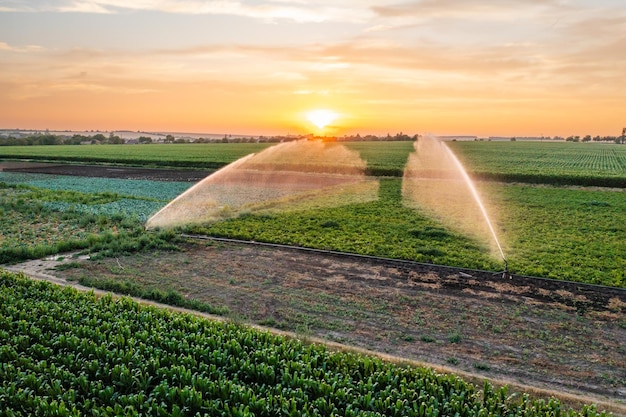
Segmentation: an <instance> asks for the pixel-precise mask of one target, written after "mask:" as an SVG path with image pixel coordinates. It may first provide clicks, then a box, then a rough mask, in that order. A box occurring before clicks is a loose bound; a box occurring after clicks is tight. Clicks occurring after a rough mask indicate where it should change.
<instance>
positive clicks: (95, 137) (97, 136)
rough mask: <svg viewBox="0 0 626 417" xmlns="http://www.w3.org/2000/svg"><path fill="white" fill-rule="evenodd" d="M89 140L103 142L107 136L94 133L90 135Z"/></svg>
mask: <svg viewBox="0 0 626 417" xmlns="http://www.w3.org/2000/svg"><path fill="white" fill-rule="evenodd" d="M91 141H92V142H93V141H97V142H100V143H105V142H106V141H107V138H106V137H105V136H104V135H103V134H102V133H96V134H95V135H93V136H92V137H91Z"/></svg>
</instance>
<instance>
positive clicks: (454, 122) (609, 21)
mask: <svg viewBox="0 0 626 417" xmlns="http://www.w3.org/2000/svg"><path fill="white" fill-rule="evenodd" d="M322 109H323V110H326V111H330V112H332V114H334V116H335V118H334V120H331V119H333V118H332V117H331V118H329V121H327V123H329V124H328V125H327V126H325V127H323V128H320V127H318V126H316V125H315V123H313V122H312V121H311V120H309V119H308V117H307V116H308V115H310V112H312V111H315V110H322ZM623 127H626V3H624V0H498V1H495V0H491V1H487V0H417V1H410V0H376V1H373V0H342V1H337V0H319V1H308V0H268V1H260V0H123V1H122V0H26V1H18V0H0V128H5V129H13V128H22V129H50V130H65V129H67V130H84V129H88V130H91V129H94V130H142V131H162V132H199V133H200V132H202V133H218V134H222V133H224V134H233V135H236V134H251V135H256V134H259V135H261V134H263V135H270V134H278V135H286V134H306V133H314V134H325V135H349V134H356V133H360V134H362V135H364V134H387V133H389V134H392V135H394V134H396V133H399V132H402V133H406V134H410V135H413V134H416V133H420V134H435V135H477V136H555V135H559V136H564V137H566V136H569V135H581V136H584V135H587V134H590V135H592V136H595V135H601V136H604V135H611V136H617V135H619V134H621V130H622V128H623Z"/></svg>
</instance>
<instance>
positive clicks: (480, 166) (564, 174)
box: [450, 142, 626, 188]
mask: <svg viewBox="0 0 626 417" xmlns="http://www.w3.org/2000/svg"><path fill="white" fill-rule="evenodd" d="M450 146H451V147H452V149H453V150H454V151H455V152H457V153H458V154H459V155H461V157H462V159H463V162H464V163H465V164H466V165H467V167H468V170H469V171H470V172H472V173H473V174H474V176H476V177H478V178H485V179H496V180H500V181H507V182H510V181H519V182H530V183H536V184H552V185H587V186H604V187H621V188H626V146H622V145H617V144H599V143H542V142H451V143H450Z"/></svg>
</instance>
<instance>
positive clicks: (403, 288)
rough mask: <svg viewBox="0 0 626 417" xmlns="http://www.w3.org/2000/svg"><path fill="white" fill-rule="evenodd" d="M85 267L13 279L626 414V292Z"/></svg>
mask: <svg viewBox="0 0 626 417" xmlns="http://www.w3.org/2000/svg"><path fill="white" fill-rule="evenodd" d="M68 261H72V262H76V261H77V260H76V259H68V258H66V259H64V260H63V262H68ZM80 263H81V266H80V267H76V268H71V269H68V270H65V271H50V270H49V268H54V267H55V264H54V261H45V262H44V261H32V262H30V263H26V264H22V265H18V266H15V267H13V268H12V269H13V270H22V271H24V272H26V273H27V274H36V275H38V276H39V277H45V276H49V277H51V279H52V280H55V281H56V282H62V281H65V280H76V279H78V278H80V277H81V276H82V275H88V276H90V277H100V278H102V279H116V280H131V281H133V282H137V283H140V284H141V285H145V286H147V287H151V286H154V287H158V288H166V289H175V290H177V291H179V292H180V293H182V294H184V295H185V296H187V297H190V298H194V299H199V300H202V301H205V302H209V303H212V304H214V305H219V306H222V305H225V306H228V307H229V308H230V310H231V312H232V313H231V317H230V319H233V320H242V321H246V322H250V323H256V324H259V325H263V326H268V327H271V328H275V329H280V330H283V331H291V332H295V333H296V334H297V335H299V337H303V338H320V339H323V340H326V341H331V342H336V343H340V344H344V345H349V346H354V347H357V348H362V349H366V350H371V351H376V352H382V353H384V354H387V355H391V356H394V357H401V358H405V359H408V360H413V361H418V362H422V363H428V364H431V365H433V366H435V367H439V368H440V369H450V370H452V371H455V372H461V373H463V374H465V375H478V376H483V377H485V378H489V379H494V380H503V381H507V382H509V383H511V384H513V385H517V386H524V387H525V388H524V389H525V390H528V389H530V387H534V388H536V389H539V390H546V391H548V392H553V393H554V394H557V392H558V394H559V395H561V396H562V395H572V396H578V397H582V400H583V401H585V402H600V403H601V404H602V405H603V406H605V407H609V408H610V409H611V410H612V411H613V412H614V413H615V414H616V415H626V361H624V358H626V291H622V290H616V291H615V292H609V293H608V294H602V291H600V290H598V291H597V292H594V293H590V292H589V291H588V290H585V289H582V288H580V289H577V288H576V285H573V286H569V287H568V286H564V285H557V286H554V285H553V281H546V282H545V284H544V283H542V282H541V281H540V282H529V281H524V280H523V279H521V278H520V279H519V280H518V279H516V278H513V279H502V278H501V277H500V276H493V275H490V274H487V275H484V276H480V275H479V274H478V273H476V274H474V275H471V276H470V275H466V274H463V273H459V272H454V270H451V269H443V270H438V269H437V268H435V267H431V268H429V267H423V268H418V267H408V266H406V265H402V264H395V265H394V264H389V263H380V262H375V261H368V260H364V259H350V258H343V257H340V256H332V255H319V254H311V253H303V252H300V251H294V250H289V249H277V248H272V249H269V248H263V247H256V246H249V245H237V244H225V243H210V242H190V243H189V244H188V245H187V246H186V248H185V250H184V251H181V252H155V253H149V254H137V255H133V256H128V257H120V258H115V259H104V260H100V261H87V260H82V261H80ZM59 280H60V281H59ZM531 390H532V389H531Z"/></svg>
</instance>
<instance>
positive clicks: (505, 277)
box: [181, 233, 626, 302]
mask: <svg viewBox="0 0 626 417" xmlns="http://www.w3.org/2000/svg"><path fill="white" fill-rule="evenodd" d="M181 236H182V237H185V238H190V239H200V240H212V241H216V242H225V243H236V244H242V245H254V246H262V247H268V248H276V249H287V250H293V251H299V252H308V253H315V254H320V255H332V256H336V257H340V258H344V259H362V260H367V261H372V262H377V263H382V264H387V265H402V266H405V267H419V268H423V269H437V270H445V271H450V272H457V273H464V274H467V275H468V278H469V277H470V276H471V277H474V276H475V275H478V276H482V277H491V279H497V280H499V281H503V282H506V281H510V280H513V279H515V280H516V281H522V282H516V284H523V283H528V284H533V283H535V284H540V286H542V287H546V286H547V287H554V286H557V287H560V288H563V287H565V288H566V289H569V290H572V291H576V292H583V293H589V292H601V293H604V294H606V295H608V296H617V297H619V298H620V299H621V300H622V301H624V302H626V288H619V287H610V286H608V285H600V284H590V283H583V282H576V281H568V280H560V279H553V278H545V277H534V276H529V275H517V274H511V273H509V272H508V271H500V272H494V271H485V270H480V269H471V268H461V267H453V266H448V265H438V264H431V263H426V262H417V261H411V260H406V259H394V258H385V257H381V256H373V255H363V254H358V253H349V252H340V251H334V250H326V249H314V248H307V247H303V246H294V245H286V244H280V243H268V242H258V241H254V240H242V239H231V238H223V237H215V236H208V235H191V234H187V233H182V234H181ZM498 277H499V278H498Z"/></svg>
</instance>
